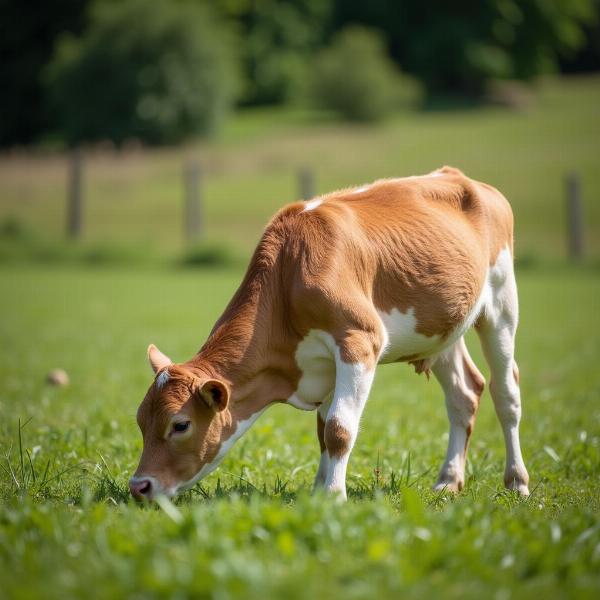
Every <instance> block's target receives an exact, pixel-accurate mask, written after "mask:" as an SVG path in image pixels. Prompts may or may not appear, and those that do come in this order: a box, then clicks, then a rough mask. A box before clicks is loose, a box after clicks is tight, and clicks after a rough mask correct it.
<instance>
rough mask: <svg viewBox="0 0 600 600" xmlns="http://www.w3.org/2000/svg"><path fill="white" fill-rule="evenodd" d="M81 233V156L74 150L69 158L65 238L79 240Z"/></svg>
mask: <svg viewBox="0 0 600 600" xmlns="http://www.w3.org/2000/svg"><path fill="white" fill-rule="evenodd" d="M82 231H83V154H82V152H81V149H79V148H75V149H74V150H73V151H72V152H71V155H70V157H69V190H68V197H67V236H68V237H70V238H71V239H74V240H75V239H79V238H80V237H81V234H82Z"/></svg>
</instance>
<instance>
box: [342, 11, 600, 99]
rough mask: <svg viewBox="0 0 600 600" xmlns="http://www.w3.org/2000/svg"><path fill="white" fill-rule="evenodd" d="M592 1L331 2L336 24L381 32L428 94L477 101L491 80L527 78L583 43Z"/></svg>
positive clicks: (553, 66) (591, 16)
mask: <svg viewBox="0 0 600 600" xmlns="http://www.w3.org/2000/svg"><path fill="white" fill-rule="evenodd" d="M595 8H596V4H595V1H594V0H544V1H543V2H540V1H539V0H519V1H518V2H517V1H516V0H455V1H453V2H447V1H446V0H430V2H427V3H426V4H423V3H422V2H418V1H416V0H399V1H398V2H388V1H387V0H370V2H362V1H360V0H337V3H336V16H335V23H336V25H337V26H339V25H341V24H343V23H350V22H356V21H358V22H362V23H365V24H369V25H373V26H376V27H379V28H381V29H383V31H385V32H386V33H387V34H388V36H389V38H390V41H391V51H392V53H393V56H394V57H395V58H396V60H397V61H398V62H399V63H400V64H401V65H402V67H403V68H404V69H405V70H407V71H408V72H409V73H412V74H414V75H416V76H417V77H419V79H421V81H423V83H424V84H425V86H426V88H427V90H428V92H429V94H430V95H435V94H440V93H442V94H447V93H456V94H467V95H472V96H479V95H481V94H482V93H483V92H484V91H485V87H486V83H487V82H488V81H489V80H490V79H494V78H516V79H523V80H529V79H531V78H533V77H535V76H537V75H540V74H543V73H547V72H549V71H552V70H555V69H557V68H558V61H559V58H560V57H561V56H564V55H566V54H568V53H570V52H572V51H574V50H576V49H577V48H578V47H579V46H581V45H582V44H583V43H584V41H585V38H584V35H583V27H584V26H585V25H586V24H589V23H591V22H593V21H594V19H595V15H596V10H595Z"/></svg>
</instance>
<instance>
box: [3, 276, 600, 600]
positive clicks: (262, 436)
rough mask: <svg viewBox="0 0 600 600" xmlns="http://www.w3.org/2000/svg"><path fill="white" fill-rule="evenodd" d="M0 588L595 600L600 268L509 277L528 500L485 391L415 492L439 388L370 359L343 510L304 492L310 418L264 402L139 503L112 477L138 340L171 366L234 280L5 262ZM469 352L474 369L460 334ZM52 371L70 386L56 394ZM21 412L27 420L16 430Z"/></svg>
mask: <svg viewBox="0 0 600 600" xmlns="http://www.w3.org/2000/svg"><path fill="white" fill-rule="evenodd" d="M0 275H1V277H2V280H3V281H5V282H10V285H7V286H5V290H4V293H3V295H2V300H1V308H2V314H3V319H2V324H1V326H0V338H1V339H2V340H3V353H2V354H3V358H2V363H1V364H0V377H1V380H2V383H3V385H2V401H1V404H0V406H1V408H0V447H1V454H2V456H1V457H0V461H1V462H0V465H1V468H0V493H1V497H2V506H1V509H0V511H1V512H0V581H2V585H3V589H4V592H5V593H7V592H8V596H7V597H10V598H34V597H42V596H43V597H56V598H59V597H60V598H64V597H81V596H87V595H89V594H91V595H92V596H93V597H103V598H104V597H105V598H112V597H124V596H128V597H152V596H154V597H164V598H184V597H187V596H190V595H196V596H203V595H204V596H207V597H214V598H228V597H240V598H264V597H275V596H281V597H317V596H318V597H330V596H331V597H333V596H335V595H342V594H343V595H345V596H347V597H375V596H376V595H378V594H381V595H385V594H393V593H399V594H401V595H402V597H415V598H417V597H418V598H420V597H424V596H425V597H428V596H430V595H433V594H434V593H435V594H438V593H439V594H443V595H444V596H449V597H465V596H476V595H477V596H481V595H482V594H483V595H485V596H488V595H490V594H492V592H493V593H496V594H499V595H500V596H499V597H508V596H509V595H513V594H514V595H515V596H516V597H531V595H532V594H534V593H538V594H540V595H543V597H566V596H570V597H589V598H592V597H597V595H598V593H599V592H600V513H599V511H600V408H599V405H598V397H599V395H600V370H598V369H597V364H598V361H599V360H600V337H599V336H598V333H599V332H598V324H597V317H598V298H599V297H600V279H599V278H598V277H597V276H596V274H595V273H594V272H590V271H588V270H575V271H566V270H563V271H555V272H551V271H541V272H538V271H525V272H522V273H520V274H519V282H520V290H521V302H522V325H521V328H520V333H519V337H518V352H517V358H518V360H519V363H520V365H521V372H522V391H523V399H524V419H523V426H522V439H523V449H524V453H525V458H526V462H527V466H528V468H529V471H530V474H531V479H532V481H531V489H532V491H533V493H532V495H531V497H530V498H529V499H527V500H522V499H520V498H518V497H517V496H516V495H515V494H513V493H508V492H506V491H504V490H503V489H502V487H501V479H502V470H503V447H502V441H501V434H500V428H499V426H498V425H497V423H496V419H495V415H494V411H493V408H492V403H491V400H490V398H489V396H488V394H487V392H486V394H485V396H484V398H483V401H482V407H481V410H480V414H479V417H478V423H477V426H476V430H475V434H474V440H473V444H472V447H471V453H470V462H469V466H468V482H467V486H466V489H465V491H463V492H462V493H461V494H460V495H459V496H457V497H456V498H454V497H450V496H446V495H444V494H441V495H439V494H438V495H436V494H434V493H433V492H432V491H430V485H431V484H432V483H433V481H434V478H435V475H436V471H437V469H438V468H439V466H440V464H441V460H442V458H443V456H444V451H445V444H446V430H447V422H446V415H445V409H444V406H443V399H442V395H441V391H440V389H439V388H438V386H437V384H436V383H435V382H434V381H430V382H427V381H426V379H425V378H424V377H418V376H416V375H415V374H414V373H413V372H412V369H410V368H409V367H407V366H406V365H389V366H385V367H382V368H380V369H379V371H378V375H377V379H376V385H375V388H374V390H373V393H372V396H371V400H370V402H369V404H368V406H367V410H366V414H365V417H364V420H363V423H362V431H361V434H360V436H359V440H358V443H357V447H356V449H355V451H354V453H353V456H352V459H351V466H350V469H349V495H350V501H349V503H348V504H347V505H345V506H338V505H336V504H335V503H334V502H333V501H331V500H330V499H328V498H324V497H321V496H316V497H311V496H310V486H311V483H312V478H313V476H314V473H315V470H316V466H317V459H318V444H317V440H316V434H315V415H314V414H309V413H303V412H300V411H296V410H295V409H293V408H290V407H285V406H278V407H274V408H272V409H271V410H270V411H269V412H267V413H266V414H265V415H263V417H262V418H261V419H260V420H259V421H258V422H257V423H256V425H255V426H254V428H253V429H252V430H251V431H250V432H249V433H248V434H247V435H246V437H244V438H243V439H242V440H241V441H240V442H239V443H238V445H237V446H236V447H234V449H233V450H232V451H231V453H230V455H229V456H228V458H227V459H226V460H225V462H224V463H223V464H222V466H221V467H220V468H219V470H218V471H217V472H216V473H214V474H213V475H211V476H210V477H209V478H207V479H206V480H205V481H204V482H203V483H202V486H201V487H200V486H197V487H196V488H195V489H194V490H192V491H191V492H189V493H187V495H186V496H184V497H183V498H181V499H180V500H178V501H177V505H176V508H171V507H169V506H166V507H165V508H166V510H160V509H157V508H145V509H141V508H138V507H137V506H135V505H134V504H133V503H132V502H130V501H129V500H128V495H127V479H128V476H129V475H130V474H131V473H132V471H133V469H134V468H135V466H136V461H137V459H138V456H139V452H140V449H141V439H140V434H139V432H138V430H137V426H136V424H135V418H134V417H135V411H136V408H137V405H138V403H139V402H140V400H141V398H142V396H143V394H144V392H145V389H146V386H147V385H149V383H150V381H151V373H150V369H149V367H148V365H147V363H146V358H145V348H146V345H147V344H148V342H150V341H153V342H156V343H157V344H159V346H160V347H162V348H163V349H164V350H165V351H166V352H168V353H170V354H171V355H172V356H173V357H174V359H175V360H183V359H186V358H188V357H190V356H191V355H192V354H193V353H194V352H195V351H196V349H197V348H198V346H199V344H200V342H201V341H202V340H203V339H204V337H205V336H206V334H207V332H208V330H209V328H210V326H211V325H212V323H213V321H214V320H215V318H216V317H217V316H218V314H219V311H220V310H221V308H222V307H223V305H224V303H225V302H226V300H227V299H228V297H229V296H230V294H231V293H232V292H233V290H234V288H235V286H236V284H237V282H238V281H239V278H240V274H239V273H237V272H214V271H209V272H206V271H197V272H193V271H189V270H183V271H174V272H173V271H171V272H169V271H166V270H165V271H159V270H156V271H142V272H134V271H131V270H127V269H123V270H119V269H117V270H114V269H100V270H96V271H94V270H92V271H89V270H79V269H69V268H64V267H62V268H55V269H48V268H44V269H42V268H39V267H34V266H28V267H21V268H17V267H3V268H2V272H1V274H0ZM469 345H470V347H471V349H472V350H473V351H474V356H475V357H476V360H477V362H478V364H479V365H480V366H481V367H482V369H483V371H484V373H485V372H487V370H486V369H485V363H483V362H482V360H481V356H480V352H479V350H478V347H477V343H476V340H475V339H470V344H469ZM55 366H61V367H63V368H65V369H67V371H68V372H69V374H70V376H71V379H72V383H71V385H70V386H69V387H67V388H61V389H55V388H49V387H47V386H46V385H45V384H44V376H45V374H46V373H47V372H48V371H49V370H50V369H51V368H53V367H55ZM19 422H20V424H21V433H20V434H19Z"/></svg>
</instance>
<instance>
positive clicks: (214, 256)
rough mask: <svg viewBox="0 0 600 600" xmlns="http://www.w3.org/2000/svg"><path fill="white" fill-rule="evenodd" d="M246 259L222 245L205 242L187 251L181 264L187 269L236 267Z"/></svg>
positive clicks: (180, 261)
mask: <svg viewBox="0 0 600 600" xmlns="http://www.w3.org/2000/svg"><path fill="white" fill-rule="evenodd" d="M244 262H245V261H244V259H243V258H242V257H241V256H239V255H238V254H237V253H236V252H235V251H234V250H233V248H231V247H230V246H227V245H225V244H222V243H214V242H204V243H200V244H197V245H195V246H194V247H192V248H189V249H187V250H186V251H185V252H184V253H183V256H182V257H181V259H180V260H179V263H180V264H181V265H183V266H185V267H236V266H241V265H243V264H244Z"/></svg>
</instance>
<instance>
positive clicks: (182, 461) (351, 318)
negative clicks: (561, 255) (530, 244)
mask: <svg viewBox="0 0 600 600" xmlns="http://www.w3.org/2000/svg"><path fill="white" fill-rule="evenodd" d="M512 248H513V218H512V212H511V209H510V206H509V204H508V202H507V201H506V199H505V198H504V196H502V194H500V192H498V191H497V190H496V189H494V188H493V187H491V186H489V185H486V184H484V183H479V182H477V181H474V180H472V179H470V178H468V177H466V176H465V175H464V174H463V173H461V172H460V171H458V170H457V169H453V168H449V167H444V168H442V169H440V170H438V171H435V172H433V173H430V174H429V175H425V176H421V177H407V178H403V179H387V180H381V181H376V182H375V183H373V184H372V185H368V186H364V187H361V188H357V189H349V190H343V191H338V192H334V193H332V194H329V195H327V196H322V197H320V198H316V199H314V200H310V201H309V202H296V203H294V204H291V205H289V206H287V207H285V208H283V209H282V210H281V211H280V212H279V213H278V214H277V215H275V217H274V218H273V220H272V221H271V222H270V224H269V225H268V226H267V228H266V230H265V232H264V235H263V237H262V239H261V241H260V243H259V244H258V247H257V248H256V251H255V252H254V255H253V257H252V260H251V262H250V265H249V267H248V270H247V273H246V275H245V277H244V280H243V281H242V284H241V285H240V287H239V289H238V290H237V292H236V294H235V295H234V297H233V299H232V300H231V301H230V303H229V305H228V306H227V308H226V309H225V312H224V313H223V315H222V317H221V318H220V319H219V320H218V321H217V323H216V325H215V326H214V328H213V330H212V332H211V334H210V336H209V338H208V340H207V342H206V343H205V344H204V346H203V347H202V348H201V349H200V351H199V352H198V353H197V354H196V356H194V357H193V358H192V359H190V360H189V361H187V362H185V363H181V364H173V363H172V362H171V360H170V359H169V358H167V357H166V356H165V355H164V354H162V352H160V351H159V350H158V349H157V348H156V347H155V346H150V348H149V351H148V353H149V359H150V363H151V365H152V368H153V369H154V371H155V373H156V378H155V380H154V382H153V383H152V385H151V386H150V389H149V390H148V393H147V394H146V397H145V398H144V400H143V402H142V404H141V406H140V408H139V410H138V415H137V419H138V423H139V426H140V429H141V431H142V435H143V438H144V448H143V452H142V456H141V459H140V464H139V466H138V468H137V471H136V473H135V475H134V476H133V477H132V478H131V481H130V487H131V492H132V494H133V495H134V496H135V497H136V498H138V499H141V498H147V499H151V498H153V497H154V496H155V495H157V494H159V493H162V494H167V495H173V494H175V493H177V492H178V491H180V490H183V489H186V488H189V487H190V486H192V485H193V484H194V483H195V482H197V481H199V480H200V479H201V478H203V477H204V476H205V475H207V474H208V473H210V472H211V471H213V470H214V469H215V467H216V466H217V465H218V463H219V462H220V461H221V459H222V458H223V456H224V455H225V453H226V452H227V451H228V450H229V449H230V448H231V447H232V445H233V444H234V443H235V441H236V440H238V439H239V438H240V436H241V435H242V434H243V433H244V432H245V431H246V430H247V429H248V428H249V427H250V426H251V425H252V423H253V422H254V421H255V420H256V419H257V417H259V415H261V413H262V412H263V411H264V410H265V409H266V408H267V407H268V406H269V405H271V404H273V403H275V402H284V403H287V404H290V405H291V406H294V407H296V408H299V409H301V410H316V411H317V434H318V438H319V444H320V447H321V460H320V464H319V469H318V473H317V476H316V481H315V485H317V486H323V487H324V488H325V489H326V490H328V491H330V492H337V493H339V494H341V495H342V496H343V497H345V496H346V484H345V479H346V467H347V464H348V458H349V456H350V452H351V450H352V447H353V445H354V442H355V440H356V435H357V432H358V425H359V421H360V417H361V414H362V411H363V409H364V406H365V403H366V401H367V397H368V396H369V391H370V389H371V384H372V383H373V377H374V375H375V368H376V366H377V364H378V363H391V362H409V363H412V364H413V365H414V366H415V368H416V370H417V372H423V371H425V372H427V373H429V372H433V374H434V375H435V377H436V378H437V380H438V381H439V382H440V385H441V386H442V388H443V390H444V393H445V397H446V408H447V411H448V417H449V420H450V437H449V441H448V451H447V454H446V460H445V462H444V464H443V466H442V469H441V471H440V474H439V477H438V480H437V484H436V488H437V489H442V488H447V489H449V490H454V491H456V490H460V489H461V488H462V487H463V485H464V478H465V459H466V454H467V447H468V444H469V438H470V436H471V433H472V431H473V425H474V423H475V415H476V413H477V408H478V405H479V399H480V396H481V393H482V391H483V388H484V383H485V381H484V378H483V376H482V375H481V373H480V372H479V371H478V369H477V367H476V366H475V364H474V363H473V361H472V359H471V357H470V356H469V353H468V351H467V348H466V346H465V342H464V340H463V335H464V334H465V332H466V331H467V330H468V329H469V328H470V327H471V326H475V328H476V330H477V332H478V334H479V338H480V340H481V344H482V346H483V351H484V354H485V357H486V359H487V362H488V363H489V367H490V371H491V383H490V390H491V394H492V398H493V400H494V405H495V407H496V413H497V415H498V418H499V420H500V424H501V426H502V429H503V431H504V439H505V442H506V469H505V473H504V483H505V484H506V486H507V487H509V488H511V489H516V490H518V491H519V492H520V493H521V494H528V493H529V492H528V479H529V477H528V475H527V470H526V469H525V465H524V463H523V459H522V456H521V448H520V444H519V420H520V418H521V399H520V393H519V374H518V373H519V372H518V369H517V366H516V364H515V361H514V339H515V330H516V327H517V313H518V306H517V288H516V284H515V277H514V272H513V257H512Z"/></svg>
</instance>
